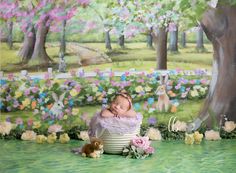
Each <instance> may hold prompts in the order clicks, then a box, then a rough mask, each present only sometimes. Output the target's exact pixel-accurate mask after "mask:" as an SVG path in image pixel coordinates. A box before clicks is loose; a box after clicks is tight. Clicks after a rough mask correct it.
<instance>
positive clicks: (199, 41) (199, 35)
mask: <svg viewBox="0 0 236 173" xmlns="http://www.w3.org/2000/svg"><path fill="white" fill-rule="evenodd" d="M196 35H197V47H196V49H197V50H199V51H202V50H204V44H203V30H202V27H199V28H198V31H197V33H196Z"/></svg>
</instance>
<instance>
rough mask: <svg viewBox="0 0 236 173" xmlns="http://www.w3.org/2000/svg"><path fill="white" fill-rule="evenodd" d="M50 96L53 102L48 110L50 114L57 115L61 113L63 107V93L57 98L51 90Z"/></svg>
mask: <svg viewBox="0 0 236 173" xmlns="http://www.w3.org/2000/svg"><path fill="white" fill-rule="evenodd" d="M52 97H53V99H54V101H55V103H54V104H53V106H52V107H51V109H50V111H49V112H50V114H51V115H54V116H55V117H58V116H59V115H60V114H61V113H62V110H63V108H64V104H63V99H64V97H65V93H63V94H61V95H60V97H59V99H58V96H57V95H56V93H54V92H53V93H52Z"/></svg>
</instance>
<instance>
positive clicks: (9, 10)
mask: <svg viewBox="0 0 236 173" xmlns="http://www.w3.org/2000/svg"><path fill="white" fill-rule="evenodd" d="M17 11H18V1H17V0H1V1H0V20H2V21H4V22H6V23H7V32H8V33H7V43H8V46H9V48H10V49H12V47H13V36H12V32H13V22H14V21H15V20H16V15H17Z"/></svg>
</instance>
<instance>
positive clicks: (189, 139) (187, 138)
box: [184, 133, 194, 145]
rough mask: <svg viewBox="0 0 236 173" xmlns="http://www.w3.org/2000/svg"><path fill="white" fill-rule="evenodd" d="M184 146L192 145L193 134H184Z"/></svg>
mask: <svg viewBox="0 0 236 173" xmlns="http://www.w3.org/2000/svg"><path fill="white" fill-rule="evenodd" d="M184 141H185V144H188V145H192V144H193V143H194V138H193V134H187V133H185V140H184Z"/></svg>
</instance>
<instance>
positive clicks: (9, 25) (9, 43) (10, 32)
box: [7, 19, 13, 49]
mask: <svg viewBox="0 0 236 173" xmlns="http://www.w3.org/2000/svg"><path fill="white" fill-rule="evenodd" d="M12 31H13V21H11V19H10V20H9V21H8V35H7V44H8V47H9V49H12V47H13V40H12Z"/></svg>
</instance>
